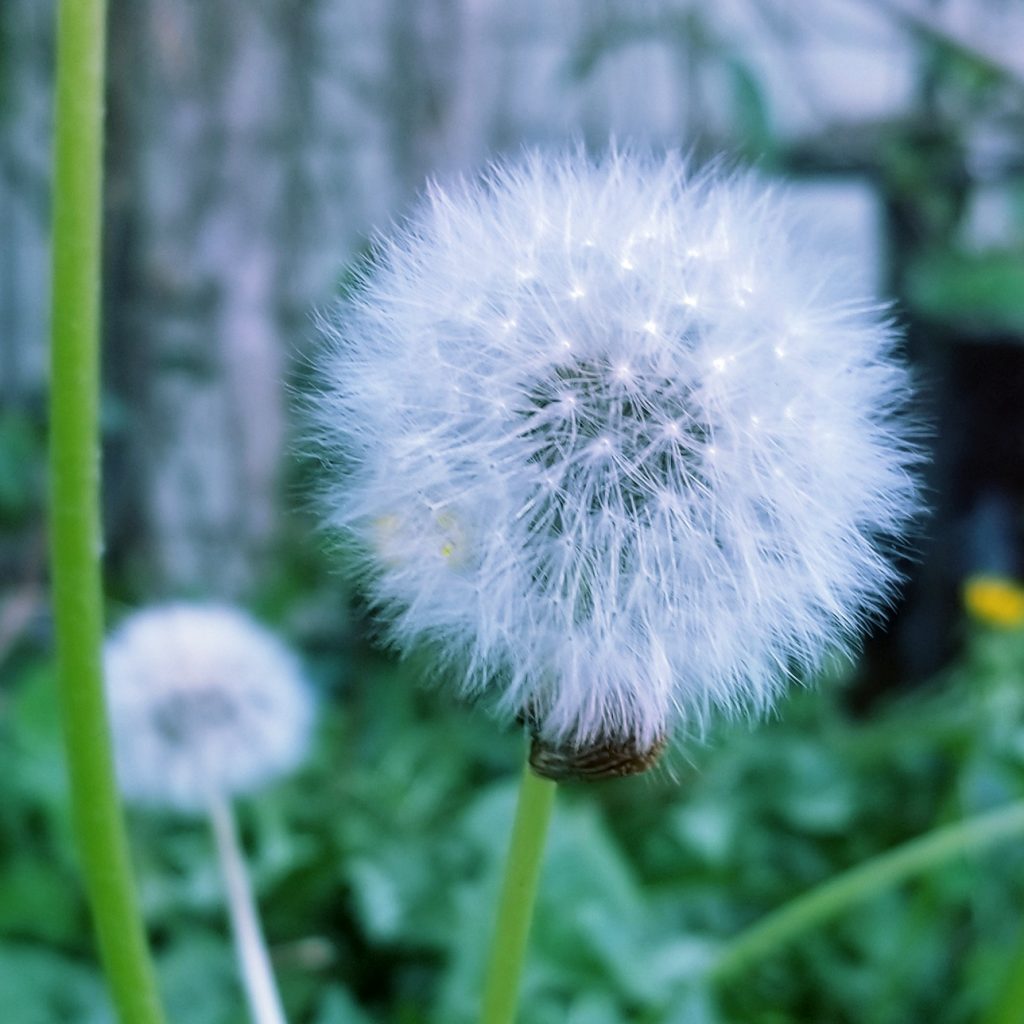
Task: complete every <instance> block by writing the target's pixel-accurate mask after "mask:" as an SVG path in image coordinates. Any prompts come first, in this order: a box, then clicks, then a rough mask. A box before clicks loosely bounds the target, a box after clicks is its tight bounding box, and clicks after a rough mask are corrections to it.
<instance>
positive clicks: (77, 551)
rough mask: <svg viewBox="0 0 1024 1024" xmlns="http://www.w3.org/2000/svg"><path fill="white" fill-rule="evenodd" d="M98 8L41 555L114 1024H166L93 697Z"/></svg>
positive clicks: (85, 93) (60, 29) (62, 268)
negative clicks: (46, 534) (47, 566)
mask: <svg viewBox="0 0 1024 1024" xmlns="http://www.w3.org/2000/svg"><path fill="white" fill-rule="evenodd" d="M105 19H106V5H105V3H104V0H61V3H60V5H59V7H58V11H57V82H56V107H55V111H54V173H53V299H52V303H53V305H52V320H51V322H52V345H51V350H50V358H51V369H50V510H49V515H50V552H51V565H52V570H51V574H52V587H53V610H54V619H55V623H56V634H57V642H56V647H57V675H58V689H59V699H60V705H61V714H62V718H63V721H64V736H65V743H66V746H67V760H68V773H69V776H70V794H71V814H72V818H73V823H74V828H75V836H76V839H77V843H78V848H79V855H80V857H81V860H82V871H83V876H84V881H85V886H86V889H87V891H88V896H89V902H90V906H91V909H92V915H93V921H94V924H95V928H96V934H97V939H98V942H99V949H100V956H101V958H102V961H103V966H104V970H105V972H106V975H107V982H108V985H109V987H110V991H111V995H112V997H113V1001H114V1003H115V1006H116V1008H117V1013H118V1015H119V1017H120V1019H121V1020H122V1021H123V1022H124V1024H158V1022H160V1021H162V1020H163V1015H162V1013H161V1010H160V1003H159V997H158V994H157V988H156V981H155V977H154V973H153V968H152V964H151V962H150V959H149V953H148V950H147V948H146V938H145V932H144V930H143V925H142V919H141V916H140V914H139V908H138V900H137V897H136V894H135V888H134V883H133V880H132V874H131V861H130V857H129V852H128V842H127V837H126V834H125V827H124V820H123V817H122V814H121V807H120V803H119V799H118V792H117V784H116V780H115V777H114V769H113V755H112V753H111V743H110V730H109V726H108V722H107V715H106V705H105V702H104V693H103V672H102V659H101V644H102V639H103V585H102V577H101V573H100V561H99V559H100V503H99V494H100V473H99V417H98V411H99V321H100V309H99V307H100V299H99V297H100V252H101V243H100V239H101V222H102V215H101V209H102V186H103V83H104V69H103V64H104V53H105V37H104V27H105Z"/></svg>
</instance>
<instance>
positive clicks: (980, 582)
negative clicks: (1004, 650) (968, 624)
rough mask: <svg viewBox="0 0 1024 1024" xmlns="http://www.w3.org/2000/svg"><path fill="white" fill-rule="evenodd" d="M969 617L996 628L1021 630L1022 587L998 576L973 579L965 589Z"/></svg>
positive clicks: (1023, 618)
mask: <svg viewBox="0 0 1024 1024" xmlns="http://www.w3.org/2000/svg"><path fill="white" fill-rule="evenodd" d="M964 606H965V607H966V609H967V611H968V613H969V614H970V615H971V616H972V618H975V619H977V620H978V621H979V622H983V623H985V624H986V625H988V626H996V627H998V628H999V629H1021V628H1024V587H1022V586H1021V585H1020V584H1019V583H1014V582H1013V580H1009V579H1006V578H1004V577H1001V576H972V577H971V578H970V579H969V580H968V581H967V583H966V584H965V586H964Z"/></svg>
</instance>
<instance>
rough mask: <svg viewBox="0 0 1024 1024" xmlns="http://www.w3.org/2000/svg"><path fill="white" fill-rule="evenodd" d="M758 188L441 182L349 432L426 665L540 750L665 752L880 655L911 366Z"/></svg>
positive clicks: (382, 591) (403, 624) (376, 302)
mask: <svg viewBox="0 0 1024 1024" xmlns="http://www.w3.org/2000/svg"><path fill="white" fill-rule="evenodd" d="M820 255H821V254H820V253H819V252H818V251H817V250H815V249H812V248H809V247H808V245H807V244H806V241H805V240H803V239H802V236H801V232H800V230H799V229H798V228H797V227H795V226H794V225H793V224H792V223H791V221H790V218H789V217H788V215H787V213H786V209H785V206H784V204H783V203H782V202H781V201H780V200H778V199H777V198H776V197H774V196H773V195H771V194H769V193H768V192H766V191H765V189H764V188H763V187H762V186H761V185H759V184H758V183H757V182H756V181H755V180H753V179H751V178H749V177H746V176H742V175H735V176H731V177H721V176H715V175H713V174H703V175H696V176H691V175H690V174H689V172H688V170H687V168H686V166H685V165H684V163H683V162H682V161H681V160H680V159H679V158H678V157H676V156H669V157H667V158H666V159H664V160H661V161H655V160H649V159H643V158H640V157H637V156H635V155H631V154H624V153H614V154H612V155H610V156H608V157H607V158H605V159H603V160H601V161H597V162H594V161H590V160H588V159H586V158H585V157H583V156H582V155H580V154H577V155H571V156H567V157H564V158H559V159H549V158H546V157H544V156H541V155H537V154H534V155H531V156H528V157H527V158H525V159H524V160H523V161H522V162H520V163H517V164H509V165H496V166H494V167H493V168H492V169H491V170H490V172H489V173H488V174H487V175H486V176H485V178H484V179H483V180H482V181H480V182H475V183H463V184H460V185H458V186H456V187H453V188H450V189H442V188H440V187H437V186H434V187H431V188H430V189H429V190H428V192H427V194H426V196H425V197H424V199H423V201H422V202H421V203H420V205H419V207H418V208H417V209H416V210H415V212H414V213H413V214H412V216H411V218H410V220H409V221H408V223H407V224H406V225H405V226H404V227H403V228H401V229H399V230H397V231H396V232H395V233H394V235H393V236H392V237H391V238H390V239H388V240H385V241H381V242H380V243H379V244H378V246H377V248H376V252H375V256H374V258H373V260H372V261H371V265H370V266H369V267H368V268H367V270H366V273H365V274H364V276H363V278H362V280H361V282H360V284H359V285H358V287H357V288H356V290H355V292H354V294H353V295H351V296H350V297H349V298H348V299H347V300H346V301H345V302H344V303H343V305H342V307H341V308H340V310H339V312H338V315H337V318H336V320H335V321H334V324H333V326H332V329H331V335H332V338H331V344H330V346H329V350H328V354H327V356H326V357H325V360H324V364H323V370H324V377H325V380H326V385H325V390H324V393H323V394H322V395H321V396H320V397H319V399H318V403H319V407H318V424H319V428H320V432H321V433H322V435H323V438H324V441H325V443H326V450H327V454H328V459H329V460H330V461H335V462H337V463H345V464H347V465H348V467H349V471H347V472H345V473H339V474H338V479H337V480H335V481H334V482H333V489H332V490H331V491H330V494H329V509H330V513H329V515H330V519H331V521H332V523H333V524H334V525H336V526H338V527H340V528H342V529H343V530H345V531H347V532H349V533H350V534H354V535H355V537H356V538H358V539H359V541H360V542H361V547H362V550H363V553H364V555H363V568H364V570H365V572H366V576H367V579H368V582H369V586H370V588H371V591H372V593H373V595H374V597H375V598H376V600H377V602H378V604H379V606H380V608H381V611H382V614H383V616H384V617H385V619H386V621H387V623H388V626H389V629H390V633H391V636H392V638H393V640H394V641H395V642H396V644H397V645H398V646H400V647H408V646H411V645H413V644H415V643H417V642H419V641H421V640H423V639H425V638H429V639H431V640H433V641H434V643H435V644H436V645H438V646H439V648H440V650H441V651H442V652H443V653H444V655H445V656H446V658H447V660H448V662H449V663H450V664H451V665H453V666H458V668H459V670H460V674H461V675H462V676H463V678H464V683H463V685H464V687H465V689H466V691H468V692H469V693H472V694H479V695H483V696H485V697H490V698H492V699H493V703H494V704H495V705H496V707H497V708H498V710H499V711H500V712H502V713H504V714H506V715H508V716H513V715H516V714H519V713H521V712H522V711H523V709H524V708H529V709H530V715H531V721H534V722H536V723H537V729H538V732H539V734H540V735H542V736H544V737H545V738H546V739H547V740H549V741H552V742H566V743H570V744H578V745H585V744H586V743H588V742H591V741H595V740H605V739H608V738H614V737H622V738H624V739H628V740H629V741H630V742H634V741H635V742H637V743H639V744H641V745H643V744H647V745H648V746H654V745H655V744H656V743H657V742H659V740H660V738H661V737H663V736H664V735H665V733H666V731H667V729H668V727H669V726H670V725H671V724H672V722H673V720H674V719H676V718H682V719H684V720H686V721H687V722H689V723H697V724H699V723H700V722H702V721H703V720H704V718H705V716H706V714H707V713H708V712H709V711H710V710H711V709H712V708H715V707H719V708H724V709H727V710H736V709H739V708H753V709H763V708H764V707H765V706H767V705H768V704H770V702H771V700H772V698H773V696H774V695H775V694H776V692H777V690H778V688H779V687H780V685H781V684H782V683H783V681H784V680H785V679H786V678H788V677H790V676H792V675H793V674H794V672H802V671H811V670H813V669H814V668H815V667H816V666H818V665H819V663H820V662H821V660H822V659H823V658H824V657H825V655H826V654H828V653H830V652H832V651H834V650H835V649H836V648H839V649H843V648H844V647H848V646H849V645H850V644H852V643H853V642H854V641H855V638H856V636H857V634H858V632H859V630H860V628H861V626H862V625H863V622H864V619H865V617H866V616H867V615H869V614H870V613H871V612H872V611H875V610H877V609H878V608H879V606H880V605H881V604H883V603H884V602H885V600H886V599H887V597H888V595H889V594H890V593H891V588H892V586H893V584H894V582H895V579H896V574H895V573H894V570H893V568H892V566H891V565H890V563H889V561H888V558H887V557H886V555H885V554H884V552H883V546H882V544H881V543H880V542H882V541H885V543H886V544H890V545H891V542H892V541H893V540H895V539H897V538H898V537H899V536H900V534H901V533H902V532H903V531H904V529H905V526H906V523H907V521H908V519H909V518H910V517H911V516H912V515H913V513H914V511H915V507H916V503H917V497H916V487H915V483H914V480H913V475H912V467H913V465H914V463H915V461H916V459H917V456H916V454H915V452H914V449H913V446H912V445H911V444H908V443H907V442H906V441H905V440H904V438H905V437H906V435H907V430H906V427H905V426H904V422H903V419H902V409H903V407H904V405H905V402H906V399H907V393H908V382H907V375H906V372H905V370H904V368H903V366H902V365H901V364H900V363H899V361H898V360H896V359H895V358H894V356H893V347H894V340H895V339H894V336H893V332H892V330H891V328H890V327H889V325H888V324H887V322H886V321H885V319H884V318H883V317H882V316H880V313H879V311H878V308H877V307H876V306H874V305H872V304H871V303H870V302H866V301H863V300H862V299H861V298H860V297H859V296H856V295H851V294H849V293H848V290H847V288H846V286H845V285H844V283H843V281H842V280H841V279H840V278H838V277H837V275H835V274H833V273H831V272H830V271H829V268H828V266H827V261H824V262H823V261H822V260H821V258H820Z"/></svg>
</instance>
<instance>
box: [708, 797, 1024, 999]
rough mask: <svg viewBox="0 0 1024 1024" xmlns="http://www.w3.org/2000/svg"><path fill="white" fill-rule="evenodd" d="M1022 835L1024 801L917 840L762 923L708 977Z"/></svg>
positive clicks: (730, 946)
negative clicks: (923, 876)
mask: <svg viewBox="0 0 1024 1024" xmlns="http://www.w3.org/2000/svg"><path fill="white" fill-rule="evenodd" d="M1022 832H1024V800H1020V801H1017V802H1016V803H1012V804H1009V805H1007V806H1006V807H1000V808H997V809H996V810H994V811H987V812H986V813H984V814H978V815H976V816H975V817H973V818H968V819H966V820H965V821H961V822H957V823H956V824H955V825H947V826H945V827H944V828H939V829H936V830H935V831H933V832H929V833H927V834H926V835H923V836H919V837H918V838H917V839H911V840H910V841H909V842H906V843H904V844H903V845H902V846H897V847H896V848H895V849H894V850H889V851H888V852H886V853H882V854H879V855H878V856H877V857H872V858H871V859H870V860H868V861H864V862H863V863H861V864H858V865H857V866H856V867H854V868H851V869H850V870H849V871H845V872H843V873H842V874H841V875H836V876H835V877H834V878H830V879H829V880H828V881H827V882H824V883H822V884H821V885H819V886H817V887H816V888H814V889H812V890H810V892H807V893H804V895H803V896H798V897H797V898H796V899H795V900H792V901H791V902H789V903H787V904H785V905H784V906H782V907H780V908H779V909H778V910H775V911H773V912H772V913H770V914H768V915H767V916H766V917H764V918H762V919H761V920H760V921H758V922H757V923H755V924H754V925H752V926H751V927H750V928H748V929H747V930H746V931H745V932H742V933H741V934H740V935H738V936H737V937H736V938H735V939H733V940H732V941H731V942H728V943H726V945H725V946H724V947H723V948H722V950H721V952H720V953H719V955H718V958H717V959H716V960H715V962H714V963H713V964H712V965H711V967H710V969H709V971H708V976H709V977H710V978H711V979H712V980H714V981H721V980H722V979H724V978H728V977H733V976H735V975H736V974H738V973H740V972H741V971H743V970H744V969H745V968H746V967H747V966H748V965H749V964H751V963H753V962H754V961H756V960H759V959H761V958H762V957H764V956H767V955H768V954H770V953H774V952H776V951H777V950H778V949H779V947H780V946H782V945H784V944H785V943H787V942H790V941H791V940H793V939H795V938H796V937H797V936H799V935H802V934H803V933H804V932H807V931H810V930H811V929H812V928H815V927H817V926H818V925H820V924H822V923H823V922H824V921H827V920H828V919H829V918H831V917H834V916H835V915H837V914H839V913H841V912H842V911H844V910H846V909H847V908H849V907H851V906H855V905H856V904H858V903H862V902H863V901H864V900H867V899H870V898H871V897H872V896H874V895H875V894H876V893H879V892H881V891H882V890H883V889H886V888H888V887H889V886H892V885H896V884H898V883H899V882H903V881H905V880H906V879H908V878H911V877H912V876H914V875H919V874H923V873H924V872H925V871H928V870H930V869H931V868H934V867H937V866H938V865H940V864H942V863H944V862H945V861H948V860H952V859H953V858H954V857H958V856H960V855H962V854H965V853H968V852H977V851H979V850H983V849H985V848H986V847H988V846H994V845H995V844H996V843H999V842H1002V841H1003V840H1005V839H1010V838H1011V837H1013V836H1015V835H1020V834H1021V833H1022Z"/></svg>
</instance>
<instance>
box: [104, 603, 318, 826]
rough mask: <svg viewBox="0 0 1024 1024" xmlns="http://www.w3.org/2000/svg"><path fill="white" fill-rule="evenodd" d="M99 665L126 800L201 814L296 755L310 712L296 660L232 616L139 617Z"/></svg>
mask: <svg viewBox="0 0 1024 1024" xmlns="http://www.w3.org/2000/svg"><path fill="white" fill-rule="evenodd" d="M104 662H105V672H106V684H107V696H108V701H109V705H110V717H111V726H112V729H113V734H114V750H115V755H116V762H117V772H118V778H119V780H120V783H121V788H122V790H123V792H124V794H125V796H126V797H128V798H130V799H134V800H137V801H139V802H141V803H149V804H156V805H164V806H169V807H174V808H177V809H179V810H184V811H199V810H202V809H203V808H205V807H206V806H207V804H208V802H209V800H210V799H211V798H212V797H226V796H232V795H234V794H237V793H242V792H247V791H249V790H252V789H254V788H256V787H258V786H260V785H262V784H263V783H264V782H268V781H270V780H271V779H273V778H276V777H277V776H279V775H281V774H284V773H285V772H287V771H288V770H290V769H291V768H293V767H295V766H296V765H297V764H298V762H299V761H300V760H301V759H302V757H303V755H304V753H305V750H306V747H307V744H308V738H309V734H310V729H311V726H312V720H313V703H312V697H311V694H310V691H309V689H308V688H307V685H306V682H305V680H304V679H303V676H302V674H301V672H300V669H299V664H298V661H297V660H296V658H295V656H294V655H293V654H292V653H291V652H290V651H289V650H288V649H287V648H286V647H285V646H284V644H282V643H281V642H280V641H279V640H277V639H276V638H275V637H274V636H272V635H271V634H270V633H268V632H267V630H265V629H264V628H263V627H262V626H260V625H259V624H258V623H256V622H255V621H253V620H252V619H251V618H249V616H248V615H246V614H244V613H242V612H240V611H238V610H236V609H234V608H231V607H227V606H222V605H192V604H168V605H161V606H158V607H154V608H149V609H144V610H142V611H139V612H136V613H135V614H133V615H131V616H129V617H128V618H127V619H126V620H125V621H124V622H123V623H121V625H120V627H119V628H118V629H117V630H116V631H115V632H114V633H113V634H112V635H111V636H110V638H109V639H108V640H107V643H106V647H105V650H104Z"/></svg>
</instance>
